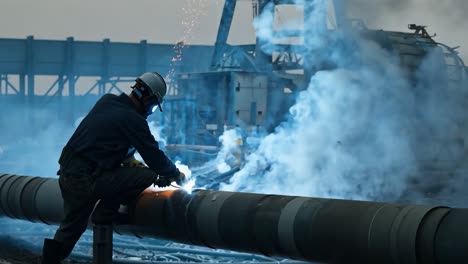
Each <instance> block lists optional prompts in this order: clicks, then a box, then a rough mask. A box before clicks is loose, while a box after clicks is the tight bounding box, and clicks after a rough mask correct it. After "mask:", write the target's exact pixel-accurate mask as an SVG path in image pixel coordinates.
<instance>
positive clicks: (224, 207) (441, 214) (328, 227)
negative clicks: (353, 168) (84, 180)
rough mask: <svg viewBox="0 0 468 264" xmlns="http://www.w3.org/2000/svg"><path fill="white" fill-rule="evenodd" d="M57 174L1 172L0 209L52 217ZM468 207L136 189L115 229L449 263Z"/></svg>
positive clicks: (50, 220)
mask: <svg viewBox="0 0 468 264" xmlns="http://www.w3.org/2000/svg"><path fill="white" fill-rule="evenodd" d="M62 203H63V202H62V200H61V196H60V190H59V188H58V182H57V180H56V179H51V178H40V177H29V176H17V175H11V174H3V175H0V215H5V216H8V217H11V218H18V219H24V220H28V221H33V222H44V223H47V224H57V223H59V222H60V220H61V218H62V217H63V212H62V206H63V204H62ZM467 223H468V209H452V208H446V207H440V206H425V205H411V204H390V203H376V202H365V201H350V200H338V199H320V198H308V197H298V196H283V195H265V194H252V193H235V192H222V191H210V190H196V191H194V192H193V193H192V194H189V193H187V192H184V191H182V190H175V191H160V192H158V191H151V190H146V191H145V192H143V193H142V195H141V196H140V198H139V201H138V203H137V208H136V211H135V215H134V219H133V224H132V225H128V226H116V227H115V228H114V231H116V232H118V233H123V234H131V235H135V236H138V237H156V238H163V239H168V240H172V241H177V242H181V243H186V244H193V245H200V246H205V247H210V248H223V249H230V250H235V251H242V252H251V253H257V254H258V253H260V254H264V255H266V256H280V257H285V258H290V259H298V260H306V261H312V262H323V263H343V264H345V263H346V264H352V263H360V264H363V263H381V264H387V263H388V264H396V263H410V264H412V263H414V264H421V263H422V264H426V263H428V264H453V263H466V262H467V260H468V229H467V228H466V224H467Z"/></svg>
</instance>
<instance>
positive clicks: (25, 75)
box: [0, 36, 213, 97]
mask: <svg viewBox="0 0 468 264" xmlns="http://www.w3.org/2000/svg"><path fill="white" fill-rule="evenodd" d="M173 48H174V45H171V44H149V43H148V42H147V41H146V40H142V41H140V43H123V42H111V41H110V40H109V39H104V40H103V41H101V42H93V41H76V40H75V39H74V38H73V37H69V38H67V39H66V40H38V39H34V37H33V36H29V37H27V38H26V39H10V38H1V39H0V76H1V82H0V94H7V92H8V91H10V92H11V93H12V94H16V95H19V96H28V97H32V96H35V95H36V89H35V79H36V77H37V76H40V75H45V76H56V77H57V79H56V81H55V82H54V83H53V84H52V85H51V87H50V88H49V90H48V91H47V92H46V95H50V93H51V91H52V89H54V88H55V87H57V88H56V89H57V92H56V93H55V94H57V95H61V94H63V89H64V86H65V85H66V84H68V87H69V91H68V93H69V95H70V96H74V95H75V84H76V82H77V80H78V78H80V77H82V76H95V77H97V79H98V81H97V82H96V84H95V86H93V87H91V88H93V89H94V88H96V87H98V88H99V89H98V94H102V93H105V92H107V91H106V89H105V87H106V85H107V86H109V88H110V89H112V88H117V87H116V84H117V83H118V82H125V81H128V79H125V78H128V77H131V78H134V77H135V76H139V75H140V74H141V73H142V72H145V71H158V72H161V73H162V74H163V75H165V74H167V73H168V71H169V70H170V67H174V68H175V70H176V71H200V70H206V69H208V67H209V61H208V62H207V61H203V60H199V58H200V57H211V55H212V53H213V47H212V46H203V45H191V46H187V47H186V48H185V49H184V51H183V52H184V58H183V62H181V63H178V64H171V61H172V58H173V56H174V51H173ZM11 75H18V76H19V81H18V84H17V85H15V84H14V83H13V82H12V81H11V80H10V77H11ZM132 81H133V79H132Z"/></svg>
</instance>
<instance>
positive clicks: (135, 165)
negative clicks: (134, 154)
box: [125, 159, 146, 168]
mask: <svg viewBox="0 0 468 264" xmlns="http://www.w3.org/2000/svg"><path fill="white" fill-rule="evenodd" d="M125 167H129V168H146V165H145V164H144V163H143V162H141V161H139V160H137V159H133V160H131V161H130V162H128V163H126V164H125Z"/></svg>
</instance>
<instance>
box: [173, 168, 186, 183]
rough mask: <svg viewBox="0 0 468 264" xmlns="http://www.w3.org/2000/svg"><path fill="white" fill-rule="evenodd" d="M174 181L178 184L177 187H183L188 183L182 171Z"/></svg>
mask: <svg viewBox="0 0 468 264" xmlns="http://www.w3.org/2000/svg"><path fill="white" fill-rule="evenodd" d="M174 181H175V182H176V183H177V185H179V186H182V185H184V184H185V183H187V177H185V174H184V173H183V172H181V171H180V172H179V175H178V176H177V177H176V178H175V179H174Z"/></svg>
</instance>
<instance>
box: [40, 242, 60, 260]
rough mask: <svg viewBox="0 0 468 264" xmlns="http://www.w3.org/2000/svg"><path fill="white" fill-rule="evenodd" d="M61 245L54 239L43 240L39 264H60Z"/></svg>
mask: <svg viewBox="0 0 468 264" xmlns="http://www.w3.org/2000/svg"><path fill="white" fill-rule="evenodd" d="M62 247H63V245H62V243H60V242H58V241H57V240H54V239H49V238H46V239H44V246H43V247H42V262H41V264H60V260H61V252H62Z"/></svg>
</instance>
